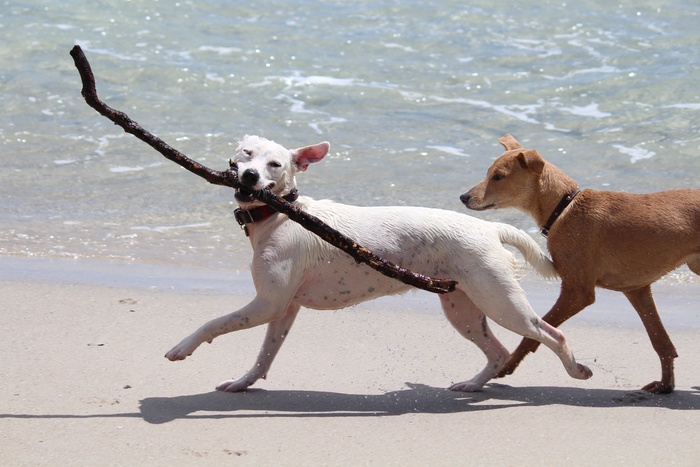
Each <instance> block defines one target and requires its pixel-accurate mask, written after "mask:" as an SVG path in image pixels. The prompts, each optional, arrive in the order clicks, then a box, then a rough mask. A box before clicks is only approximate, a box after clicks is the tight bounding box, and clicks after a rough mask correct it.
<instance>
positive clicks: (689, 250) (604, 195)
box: [460, 134, 700, 393]
mask: <svg viewBox="0 0 700 467" xmlns="http://www.w3.org/2000/svg"><path fill="white" fill-rule="evenodd" d="M499 142H500V143H501V144H502V145H503V147H504V148H505V149H506V151H505V153H503V155H501V156H500V157H499V158H498V159H496V161H495V162H494V163H493V164H492V165H491V167H489V169H488V172H487V175H486V178H485V179H484V180H483V181H482V182H480V183H479V184H478V185H476V186H475V187H473V188H472V189H470V190H469V191H468V192H466V193H464V194H463V195H462V196H461V197H460V199H461V200H462V202H463V203H464V204H465V206H467V207H468V208H469V209H474V210H478V211H480V210H485V209H500V208H517V209H520V210H522V211H525V212H526V213H528V214H530V215H531V216H532V217H533V218H534V219H535V221H536V222H537V224H538V225H539V226H542V233H543V235H545V236H546V237H547V247H548V248H549V251H550V253H551V255H552V260H553V261H554V267H555V269H556V270H557V272H558V273H559V275H560V276H561V278H562V284H561V293H560V295H559V298H558V299H557V301H556V303H555V304H554V307H553V308H552V309H551V310H550V311H549V313H547V314H546V315H545V316H544V317H543V318H544V320H545V321H546V322H548V323H549V324H551V325H552V326H557V327H558V326H559V325H561V324H562V323H563V322H564V321H566V320H567V319H569V318H571V317H572V316H574V315H575V314H576V313H578V312H579V311H581V310H583V309H584V308H585V307H587V306H588V305H590V304H592V303H593V302H594V301H595V286H598V287H603V288H605V289H611V290H617V291H619V292H622V293H624V294H625V296H626V297H627V299H628V300H629V301H630V303H632V306H633V307H634V309H635V310H636V311H637V313H638V314H639V317H640V318H641V319H642V323H644V327H645V328H646V331H647V334H648V335H649V338H650V339H651V343H652V345H653V347H654V350H655V351H656V353H657V354H658V355H659V359H660V360H661V381H654V382H652V383H649V384H647V385H646V386H644V388H642V389H644V390H646V391H649V392H653V393H670V392H673V388H674V376H673V359H674V358H676V357H677V356H678V355H677V354H676V349H675V348H674V346H673V343H672V342H671V339H670V338H669V336H668V334H667V333H666V330H665V329H664V326H663V323H662V322H661V319H660V318H659V314H658V312H657V310H656V305H655V304H654V299H653V297H652V295H651V284H652V283H653V282H655V281H656V280H657V279H659V278H660V277H661V276H663V275H665V274H666V273H668V272H670V271H672V270H673V269H676V268H677V267H679V266H681V265H683V264H687V265H688V267H689V268H690V269H691V270H692V271H693V272H694V273H696V274H700V190H692V189H687V190H672V191H662V192H658V193H650V194H630V193H619V192H611V191H597V190H590V189H587V190H583V191H581V192H579V189H578V184H577V183H576V181H574V180H573V179H572V178H571V177H569V176H567V175H566V174H565V173H563V172H562V171H561V170H559V169H558V168H557V167H555V166H554V165H552V164H550V163H549V162H547V161H545V160H544V159H543V158H542V156H540V154H539V153H538V152H537V151H535V150H531V149H523V147H522V146H521V145H520V144H519V143H518V142H517V141H516V140H515V138H513V137H512V136H511V135H508V134H507V135H505V136H504V137H502V138H500V139H499ZM537 346H538V342H535V341H533V340H529V339H524V340H523V341H522V342H521V343H520V345H519V346H518V348H517V349H516V350H515V352H513V353H512V354H511V356H510V358H509V360H508V362H506V364H505V366H504V367H503V368H502V369H501V371H500V373H499V375H498V376H505V375H508V374H511V373H512V372H513V371H515V368H516V367H517V366H518V364H520V362H521V361H522V359H523V358H525V356H526V355H527V354H528V352H534V351H535V350H536V349H537Z"/></svg>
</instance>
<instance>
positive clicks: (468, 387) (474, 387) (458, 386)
mask: <svg viewBox="0 0 700 467" xmlns="http://www.w3.org/2000/svg"><path fill="white" fill-rule="evenodd" d="M483 388H484V385H483V384H478V383H473V382H471V381H462V382H461V383H455V384H453V385H452V386H450V391H458V392H480V391H481V390H483Z"/></svg>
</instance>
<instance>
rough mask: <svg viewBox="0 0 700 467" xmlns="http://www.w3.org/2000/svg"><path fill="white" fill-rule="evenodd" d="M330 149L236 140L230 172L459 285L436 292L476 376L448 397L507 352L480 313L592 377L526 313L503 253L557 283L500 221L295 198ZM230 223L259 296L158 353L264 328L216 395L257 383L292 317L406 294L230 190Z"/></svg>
mask: <svg viewBox="0 0 700 467" xmlns="http://www.w3.org/2000/svg"><path fill="white" fill-rule="evenodd" d="M329 147H330V146H329V144H328V143H325V142H324V143H320V144H317V145H314V146H307V147H303V148H299V149H295V150H289V149H285V148H284V147H282V146H280V145H279V144H277V143H274V142H272V141H269V140H266V139H264V138H260V137H257V136H246V137H245V138H244V139H243V141H242V142H241V143H240V145H239V146H238V149H237V153H236V156H235V158H234V161H233V162H234V163H235V164H236V165H237V167H238V174H239V178H240V181H241V182H242V184H244V185H245V186H246V187H249V188H250V189H254V190H259V189H269V190H271V191H272V192H273V193H275V194H277V195H279V196H282V197H286V198H287V199H288V200H290V201H291V200H295V202H296V205H297V206H298V207H299V208H301V209H303V210H304V211H306V212H308V213H310V214H312V215H314V216H316V217H318V218H320V219H321V220H323V221H324V222H326V223H328V224H329V225H330V226H332V227H333V228H335V229H337V230H339V231H341V232H343V233H344V234H346V235H348V236H349V237H351V238H353V239H354V240H355V241H357V242H358V243H359V244H360V245H362V246H364V247H366V248H368V249H370V250H372V251H373V252H374V253H376V254H377V255H379V256H381V257H382V258H384V259H386V260H388V261H391V262H393V263H395V264H398V265H399V266H402V267H404V268H407V269H410V270H412V271H414V272H416V273H419V274H423V275H426V276H431V277H435V278H449V279H453V280H456V281H457V289H456V290H455V291H454V292H451V293H448V294H444V295H440V296H439V297H440V301H441V304H442V309H443V311H444V312H445V315H446V316H447V319H448V320H449V322H450V323H451V324H452V325H453V326H454V327H455V329H457V331H458V332H459V333H460V334H461V335H462V336H464V337H465V338H467V339H469V340H471V341H472V342H474V343H475V344H476V345H477V346H478V347H479V348H480V349H481V350H482V351H483V352H484V354H485V355H486V359H487V363H486V367H485V368H484V369H483V370H482V371H481V372H480V373H478V374H477V375H476V376H474V377H473V378H472V379H470V380H467V381H464V382H461V383H456V384H453V385H452V386H451V387H450V389H452V390H455V391H478V390H480V389H481V388H482V387H483V386H484V384H486V382H488V381H489V380H490V379H491V378H493V377H494V376H495V375H496V374H497V373H498V372H499V370H500V369H501V367H502V366H503V364H504V363H505V361H506V360H507V359H508V357H509V353H508V351H507V350H506V348H505V347H503V345H501V343H500V342H499V341H498V340H497V339H496V337H495V336H494V335H493V334H492V333H491V330H490V329H489V326H488V323H487V320H486V317H487V316H488V317H489V318H491V319H492V320H494V321H495V322H496V323H498V324H500V325H501V326H503V327H505V328H507V329H509V330H511V331H513V332H516V333H518V334H520V335H522V336H525V337H528V338H530V339H534V340H537V341H539V342H541V343H543V344H545V345H546V346H547V347H549V348H550V349H552V350H553V351H554V352H556V354H557V355H558V356H559V358H560V359H561V361H562V363H563V364H564V367H565V368H566V371H567V372H568V373H569V375H571V376H572V377H574V378H578V379H586V378H589V377H590V376H591V374H592V373H591V371H590V370H589V369H588V368H587V367H585V366H584V365H582V364H579V363H577V362H576V360H575V359H574V356H573V354H572V353H571V350H570V349H569V347H568V345H567V343H566V339H565V338H564V335H563V334H562V333H561V332H560V331H559V330H558V329H556V328H554V327H552V326H550V325H549V324H547V323H546V322H544V321H543V320H542V319H540V318H539V316H537V315H536V314H535V312H534V311H533V310H532V308H531V307H530V304H529V303H528V301H527V299H526V297H525V292H524V291H523V290H522V288H521V287H520V285H519V284H518V282H517V279H516V264H517V262H516V261H515V258H514V256H513V254H512V253H510V252H509V251H508V250H507V249H505V248H504V247H503V245H502V243H507V244H509V245H512V246H515V247H516V248H518V249H519V250H520V251H521V252H522V254H523V255H524V256H525V258H526V260H527V261H528V262H530V263H531V264H532V265H533V266H534V267H535V269H536V270H537V271H538V272H540V273H541V274H542V275H544V276H550V277H553V276H556V272H555V271H554V268H553V266H552V263H551V261H550V260H549V259H548V258H547V257H546V256H545V255H544V253H543V252H542V250H541V249H540V248H539V247H538V246H537V244H536V243H535V242H534V240H532V239H531V238H530V237H529V236H528V235H527V234H525V233H524V232H521V231H520V230H518V229H516V228H514V227H511V226H508V225H505V224H500V223H494V222H487V221H483V220H480V219H476V218H473V217H469V216H467V215H464V214H458V213H456V212H452V211H443V210H438V209H427V208H416V207H396V206H391V207H356V206H348V205H344V204H338V203H333V202H331V201H327V200H323V201H316V200H313V199H311V198H308V197H305V196H302V197H299V198H298V199H296V181H295V177H294V176H295V174H296V173H297V172H299V171H304V170H306V169H307V168H308V166H309V164H311V163H314V162H318V161H320V160H321V159H323V157H324V156H325V155H326V154H327V153H328V149H329ZM235 196H236V200H237V202H238V204H239V206H240V209H239V210H238V213H237V219H238V220H239V222H240V223H241V224H242V225H245V228H246V233H247V234H248V235H249V237H250V243H251V244H252V246H253V253H254V256H253V263H252V266H251V268H252V273H253V281H254V283H255V289H256V291H257V295H256V297H255V299H253V301H252V302H250V303H249V304H248V305H246V306H244V307H243V308H241V309H240V310H238V311H235V312H233V313H230V314H228V315H225V316H222V317H220V318H217V319H214V320H211V321H209V322H208V323H206V324H205V325H204V326H202V327H200V328H199V329H198V330H197V331H195V332H194V333H193V334H192V335H190V336H189V337H187V338H185V339H184V340H183V341H182V342H180V343H179V344H178V345H176V346H175V347H174V348H173V349H172V350H170V351H169V352H168V353H167V354H166V358H168V359H169V360H173V361H175V360H183V359H185V358H186V357H187V356H189V355H191V354H192V352H194V350H195V349H196V348H197V347H199V345H200V344H202V343H203V342H209V343H211V341H212V340H213V339H214V338H215V337H217V336H220V335H222V334H226V333H228V332H232V331H239V330H241V329H247V328H251V327H253V326H259V325H261V324H267V325H268V327H267V334H266V336H265V341H264V342H263V345H262V349H261V350H260V354H259V355H258V358H257V361H256V362H255V365H253V367H252V368H251V369H250V371H248V373H246V374H245V375H243V377H241V378H239V379H236V380H229V381H224V382H223V383H221V384H219V386H218V387H217V389H218V390H220V391H230V392H235V391H242V390H245V389H246V388H247V387H248V386H250V385H252V384H253V383H255V382H256V381H257V380H258V379H260V378H265V377H266V375H267V372H268V370H269V368H270V365H271V364H272V361H273V359H274V358H275V355H276V354H277V352H278V351H279V349H280V347H281V346H282V343H283V342H284V339H285V337H286V336H287V334H289V329H290V328H291V326H292V323H293V322H294V318H295V317H296V315H297V313H298V312H299V308H300V307H302V306H305V307H307V308H313V309H319V310H337V309H339V308H344V307H347V306H351V305H355V304H357V303H360V302H364V301H366V300H371V299H373V298H377V297H381V296H384V295H390V294H398V293H402V292H405V291H407V290H409V289H410V288H411V287H410V286H408V285H405V284H403V283H402V282H399V281H398V280H396V279H391V278H388V277H386V276H384V275H382V274H381V273H379V272H377V271H375V270H373V269H371V268H370V267H369V266H367V265H364V264H358V263H356V262H355V260H354V259H352V258H351V257H350V256H349V255H347V254H346V253H344V252H342V251H340V250H339V249H337V248H335V247H333V246H331V245H330V244H328V243H326V242H325V241H323V240H321V239H320V238H319V237H317V236H316V235H314V234H313V233H311V232H309V231H308V230H306V229H304V228H303V227H302V226H300V225H299V224H297V223H295V222H293V221H291V220H289V218H288V217H287V216H285V215H283V214H280V213H277V212H276V211H274V210H272V209H271V208H269V207H268V206H266V205H263V204H262V203H261V202H259V201H257V200H255V199H254V198H253V197H252V196H251V195H250V192H248V191H247V190H245V189H242V190H237V191H236V195H235Z"/></svg>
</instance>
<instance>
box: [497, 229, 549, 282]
mask: <svg viewBox="0 0 700 467" xmlns="http://www.w3.org/2000/svg"><path fill="white" fill-rule="evenodd" d="M498 226H499V229H498V235H499V238H500V240H501V243H506V244H508V245H511V246H514V247H515V248H517V249H518V250H519V251H520V253H522V254H523V256H524V257H525V261H527V262H528V263H530V264H531V265H532V267H533V268H535V271H537V272H538V273H539V274H541V275H542V276H544V277H546V278H548V279H555V278H557V277H559V274H557V271H556V270H555V269H554V263H552V260H551V259H549V257H548V256H547V255H546V254H545V252H544V251H542V249H541V248H540V246H539V245H538V244H537V242H535V241H534V240H533V239H532V237H530V236H529V235H528V234H526V233H525V232H523V231H522V230H520V229H518V228H516V227H513V226H510V225H508V224H499V225H498Z"/></svg>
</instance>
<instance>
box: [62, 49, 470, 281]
mask: <svg viewBox="0 0 700 467" xmlns="http://www.w3.org/2000/svg"><path fill="white" fill-rule="evenodd" d="M70 54H71V56H72V57H73V61H74V62H75V67H76V68H77V69H78V72H79V73H80V79H81V81H82V83H83V89H82V91H81V94H82V96H83V98H84V99H85V102H87V104H88V105H89V106H90V107H92V108H93V109H95V110H96V111H97V112H98V113H100V115H102V116H104V117H106V118H107V119H109V120H111V121H112V122H113V123H114V124H115V125H118V126H120V127H121V128H122V129H123V130H124V131H125V132H127V133H129V134H131V135H134V136H135V137H137V138H138V139H140V140H141V141H143V142H145V143H146V144H148V145H149V146H151V147H152V148H153V149H155V150H156V151H158V152H159V153H161V154H162V155H163V156H165V157H166V158H167V159H170V160H171V161H173V162H175V163H177V164H179V165H181V166H182V167H184V168H185V169H187V170H189V171H190V172H192V173H194V174H196V175H199V176H200V177H202V178H204V179H205V180H206V181H208V182H209V183H211V184H214V185H223V186H228V187H231V188H241V187H243V185H242V184H241V183H240V182H239V180H238V174H237V173H236V172H235V171H234V170H233V168H231V167H230V168H229V169H228V170H225V171H217V170H212V169H210V168H208V167H205V166H203V165H201V164H200V163H198V162H196V161H194V160H192V159H190V158H189V157H187V156H186V155H184V154H183V153H181V152H180V151H178V150H177V149H174V148H173V147H171V146H169V145H168V144H166V143H165V142H164V141H163V140H161V139H160V138H158V137H157V136H156V135H154V134H152V133H150V132H149V131H147V130H145V129H143V128H142V127H141V125H139V124H138V123H136V122H135V121H133V120H131V119H130V118H129V116H128V115H126V114H125V113H124V112H120V111H119V110H115V109H113V108H111V107H109V106H108V105H106V104H105V103H104V102H102V101H101V100H100V99H99V98H98V97H97V90H96V88H95V77H94V75H93V74H92V69H91V67H90V63H89V62H88V60H87V58H86V57H85V54H84V53H83V50H82V49H81V48H80V46H78V45H76V46H75V47H73V49H72V50H71V51H70ZM253 196H254V197H255V198H256V199H258V200H260V201H262V202H263V203H265V204H267V205H269V206H270V207H272V208H273V209H275V210H277V211H278V212H281V213H283V214H285V215H287V217H289V218H290V219H291V220H293V221H294V222H297V223H299V224H301V225H302V226H303V227H304V228H306V229H307V230H309V231H311V232H313V233H315V234H316V235H318V236H319V237H320V238H322V239H323V240H325V241H326V242H328V243H330V244H331V245H333V246H335V247H337V248H339V249H341V250H343V251H344V252H345V253H347V254H349V255H350V256H352V257H353V258H354V259H355V261H357V262H358V263H365V264H367V265H368V266H370V267H371V268H373V269H375V270H377V271H379V272H381V273H382V274H384V275H386V276H388V277H391V278H394V279H398V280H400V281H401V282H403V283H404V284H408V285H411V286H413V287H418V288H420V289H424V290H427V291H428V292H435V293H448V292H452V291H453V290H455V286H456V284H457V283H456V282H455V281H451V280H447V279H432V278H430V277H427V276H424V275H422V274H416V273H414V272H411V271H409V270H408V269H405V268H402V267H400V266H397V265H395V264H394V263H392V262H390V261H386V260H384V259H382V258H380V257H379V256H377V255H375V254H374V253H372V252H371V251H370V250H368V249H367V248H365V247H363V246H361V245H358V244H357V243H356V242H355V241H353V240H352V239H350V238H349V237H347V236H345V235H344V234H342V233H340V232H338V231H337V230H335V229H334V228H332V227H331V226H329V225H328V224H326V223H324V222H323V221H321V220H320V219H319V218H317V217H315V216H312V215H310V214H308V213H306V212H304V211H302V210H301V209H299V208H297V207H296V206H294V205H293V204H291V203H289V202H287V201H286V200H284V199H282V198H280V197H279V196H277V195H275V194H274V193H272V192H271V191H269V190H257V191H253Z"/></svg>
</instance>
